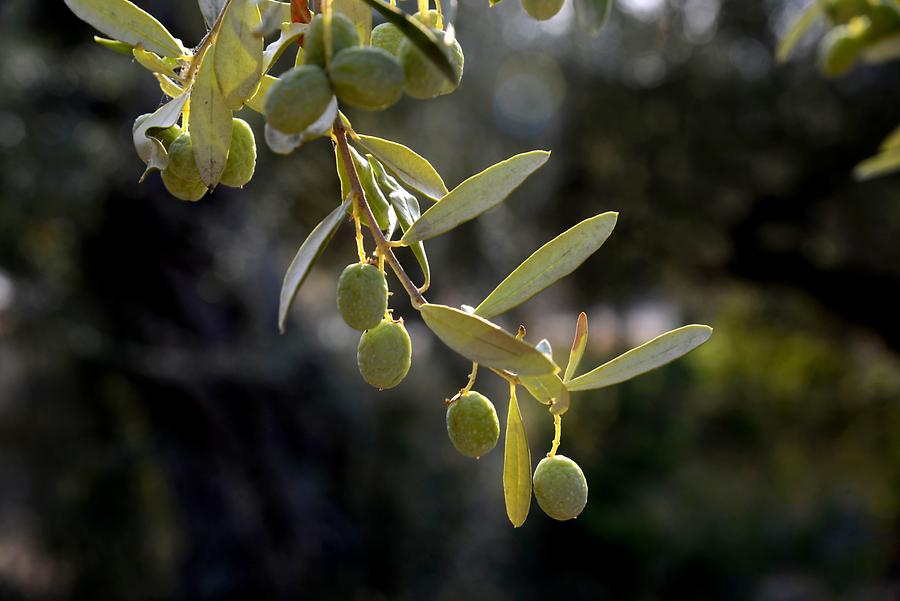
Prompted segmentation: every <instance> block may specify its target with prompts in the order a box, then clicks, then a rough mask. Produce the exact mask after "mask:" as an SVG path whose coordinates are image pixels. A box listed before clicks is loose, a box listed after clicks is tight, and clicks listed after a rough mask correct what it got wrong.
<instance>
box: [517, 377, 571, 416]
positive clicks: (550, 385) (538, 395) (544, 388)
mask: <svg viewBox="0 0 900 601" xmlns="http://www.w3.org/2000/svg"><path fill="white" fill-rule="evenodd" d="M519 379H520V380H521V381H522V385H523V386H525V389H526V390H527V391H528V394H530V395H531V396H533V397H534V399H535V400H536V401H538V402H540V403H543V404H545V405H550V412H551V413H556V414H559V415H562V414H563V413H565V412H566V411H568V410H569V402H570V395H569V390H568V389H567V388H566V385H565V384H564V383H563V381H562V379H561V378H560V377H559V375H558V374H544V375H541V376H520V377H519Z"/></svg>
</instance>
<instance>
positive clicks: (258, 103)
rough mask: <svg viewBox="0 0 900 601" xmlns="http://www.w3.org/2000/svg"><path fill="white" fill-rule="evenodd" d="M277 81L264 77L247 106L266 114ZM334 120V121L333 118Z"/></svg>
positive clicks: (269, 76) (248, 100)
mask: <svg viewBox="0 0 900 601" xmlns="http://www.w3.org/2000/svg"><path fill="white" fill-rule="evenodd" d="M276 81H278V78H277V77H273V76H271V75H263V76H262V79H260V80H259V87H258V88H256V94H254V95H253V96H252V97H251V98H248V99H247V103H246V104H245V106H247V107H248V108H250V109H252V110H254V111H256V112H257V113H259V114H260V115H262V114H265V107H266V94H268V92H269V88H271V87H272V84H273V83H275V82H276ZM329 108H330V107H329ZM335 110H337V103H335ZM325 113H328V110H327V109H326V110H325ZM332 120H334V118H333V117H332ZM292 150H293V149H292Z"/></svg>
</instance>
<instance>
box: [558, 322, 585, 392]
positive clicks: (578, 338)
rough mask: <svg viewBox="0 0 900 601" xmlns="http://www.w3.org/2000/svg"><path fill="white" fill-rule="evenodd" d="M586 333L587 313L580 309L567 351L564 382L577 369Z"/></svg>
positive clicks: (571, 376) (569, 378)
mask: <svg viewBox="0 0 900 601" xmlns="http://www.w3.org/2000/svg"><path fill="white" fill-rule="evenodd" d="M587 335H588V320H587V314H586V313H585V312H584V311H582V312H581V313H579V314H578V321H577V322H575V338H573V339H572V350H570V351H569V362H568V363H567V364H566V375H565V377H563V381H564V382H568V381H569V380H571V379H572V378H573V377H574V376H575V372H576V371H577V370H578V364H579V363H581V357H582V356H583V355H584V349H585V347H586V346H587Z"/></svg>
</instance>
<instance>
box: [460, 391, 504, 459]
mask: <svg viewBox="0 0 900 601" xmlns="http://www.w3.org/2000/svg"><path fill="white" fill-rule="evenodd" d="M447 434H448V435H449V436H450V442H452V443H453V446H454V447H456V450H457V451H459V452H460V453H462V454H463V455H465V456H466V457H475V458H478V457H481V456H482V455H485V454H487V453H488V452H489V451H490V450H491V449H493V448H494V447H495V446H497V440H498V439H499V438H500V420H498V419H497V410H496V409H494V404H493V403H491V402H490V401H489V400H488V399H487V398H486V397H485V396H484V395H482V394H480V393H478V392H475V391H474V390H471V391H469V392H467V393H466V394H464V395H462V396H460V397H459V398H458V399H456V400H455V401H453V402H452V403H450V406H449V407H447Z"/></svg>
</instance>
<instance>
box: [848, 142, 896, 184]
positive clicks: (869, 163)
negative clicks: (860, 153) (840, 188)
mask: <svg viewBox="0 0 900 601" xmlns="http://www.w3.org/2000/svg"><path fill="white" fill-rule="evenodd" d="M897 170H900V148H890V149H888V150H885V151H884V152H882V153H880V154H876V155H875V156H873V157H869V158H868V159H866V160H864V161H862V162H861V163H859V164H858V165H857V166H856V167H854V168H853V177H854V178H855V179H856V180H857V181H864V180H867V179H872V178H873V177H878V176H881V175H887V174H888V173H893V172H895V171H897Z"/></svg>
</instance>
